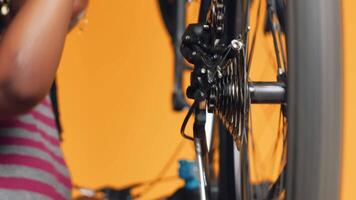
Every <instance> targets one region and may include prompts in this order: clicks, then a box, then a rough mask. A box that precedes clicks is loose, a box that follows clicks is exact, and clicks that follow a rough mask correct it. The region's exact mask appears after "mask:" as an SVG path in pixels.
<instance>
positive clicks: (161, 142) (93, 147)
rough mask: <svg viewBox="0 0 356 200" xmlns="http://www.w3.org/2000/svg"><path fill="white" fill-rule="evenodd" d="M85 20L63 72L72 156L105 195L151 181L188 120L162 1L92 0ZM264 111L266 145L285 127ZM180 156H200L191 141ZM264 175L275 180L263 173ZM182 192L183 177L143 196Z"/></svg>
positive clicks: (348, 92)
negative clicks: (177, 91)
mask: <svg viewBox="0 0 356 200" xmlns="http://www.w3.org/2000/svg"><path fill="white" fill-rule="evenodd" d="M194 3H195V5H197V2H195V1H194ZM355 6H356V3H355V2H354V1H352V0H344V1H343V14H344V16H343V18H344V21H343V23H344V24H343V25H344V34H343V35H344V53H345V56H344V63H345V69H344V71H345V79H344V80H345V81H344V84H345V97H344V99H345V109H344V111H345V112H344V113H345V114H344V118H345V120H344V122H345V123H344V132H345V134H344V145H343V150H344V154H343V168H342V169H343V174H342V194H341V196H342V199H343V200H353V199H356V196H355V192H353V191H352V188H353V185H354V184H353V183H354V181H355V180H356V174H355V170H354V169H355V168H356V157H355V156H352V155H353V153H354V152H356V146H355V145H352V142H353V141H356V138H355V134H353V133H356V130H355V126H352V123H353V122H354V121H355V120H354V118H355V116H356V110H355V109H356V106H355V105H354V103H355V102H356V98H355V90H354V89H353V88H354V86H355V85H356V81H355V80H356V79H355V78H353V77H355V75H356V71H355V68H354V67H355V64H356V60H355V58H354V57H352V56H353V55H354V54H355V53H356V44H355V39H354V36H355V35H356V32H355V30H356V29H355V27H356V26H355V22H353V21H352V20H353V19H355V18H356V14H355V12H352V8H355ZM255 7H256V6H253V9H255ZM188 14H189V18H190V20H193V19H194V18H195V17H196V14H197V7H196V6H195V7H194V6H190V7H189V13H188ZM86 18H87V22H86V20H83V21H82V22H81V23H80V24H79V26H78V27H77V28H76V29H75V30H74V31H73V32H72V33H71V34H70V35H69V37H68V40H67V43H66V48H65V51H64V56H63V60H62V63H61V66H60V70H59V72H58V81H59V93H60V106H61V111H62V115H61V118H62V123H63V128H64V133H63V139H64V142H63V149H64V153H65V157H66V160H67V163H68V165H69V168H70V170H71V174H72V177H73V182H74V184H76V185H80V186H85V187H90V188H98V187H102V186H108V185H109V186H114V187H124V186H127V185H129V184H132V183H137V182H141V181H147V180H152V179H154V178H156V176H157V175H158V174H159V172H160V170H161V169H162V168H163V167H164V165H165V163H166V162H167V161H168V160H169V159H170V158H171V156H172V155H173V154H174V153H175V152H176V148H177V146H178V145H180V144H182V143H181V142H182V140H183V139H182V138H181V136H180V134H179V129H180V125H181V123H182V121H183V118H184V115H185V113H175V112H173V111H172V106H171V92H172V87H173V84H172V80H173V52H172V49H171V47H170V42H171V41H170V39H169V37H168V35H167V33H166V31H165V29H164V26H163V23H162V20H161V17H160V14H159V10H158V5H157V1H155V0H149V1H147V0H131V1H127V0H105V1H97V0H92V1H91V2H90V7H89V9H88V13H87V17H86ZM254 20H256V19H254V15H252V21H254ZM258 37H259V43H258V44H257V45H258V47H259V48H256V52H255V58H260V59H259V60H255V61H254V63H253V64H254V65H255V66H264V71H258V69H257V68H255V70H254V72H252V73H253V74H252V75H253V78H254V79H256V80H264V79H266V80H271V79H270V78H273V77H274V74H275V71H274V70H275V69H274V68H273V67H268V66H269V63H273V62H272V61H271V60H269V57H268V55H267V56H266V52H267V53H268V52H269V51H271V50H272V51H273V49H267V48H266V47H268V46H269V47H272V46H271V45H270V44H269V43H270V41H271V40H270V38H268V37H265V35H264V34H263V33H262V31H260V32H259V33H258ZM267 65H268V66H267ZM264 107H265V108H264V109H265V111H262V110H261V111H259V110H258V109H259V108H258V107H257V106H256V107H254V108H253V109H254V112H256V114H255V115H254V116H255V120H254V123H256V125H254V128H255V131H256V132H257V131H258V132H259V133H260V136H259V138H258V140H260V142H262V143H265V144H266V142H267V143H270V142H271V141H267V140H268V138H270V137H267V136H268V134H270V133H275V132H271V130H274V129H275V128H276V127H272V126H270V125H268V124H269V122H270V121H271V120H273V121H275V120H277V118H278V109H276V108H274V107H271V106H264ZM266 108H267V110H266ZM268 110H269V111H271V110H273V112H269V111H268ZM259 122H264V124H261V123H259ZM257 124H258V126H257ZM266 138H267V139H266ZM261 152H266V151H264V150H262V149H261ZM261 155H262V154H261ZM262 156H265V155H262ZM176 157H177V158H187V159H193V158H194V151H193V147H192V144H191V143H190V142H188V141H186V142H184V141H183V148H181V150H180V151H179V152H178V154H177V156H176ZM255 164H256V165H260V166H262V167H266V166H268V165H267V164H268V163H267V164H266V163H255ZM177 167H178V164H176V163H173V164H172V165H171V166H169V169H168V172H167V173H166V175H165V177H172V176H177ZM268 171H269V172H270V171H273V170H272V169H268ZM274 173H278V171H276V172H274ZM255 176H256V175H255ZM261 177H262V178H268V177H267V175H264V174H262V175H261ZM257 181H260V180H257ZM180 185H182V182H180V181H179V180H178V179H174V180H173V181H172V180H171V181H166V182H163V183H161V184H159V185H157V186H155V187H154V188H153V189H152V190H150V191H149V192H148V193H147V194H145V195H144V196H142V198H140V199H154V198H157V197H160V196H162V195H167V194H170V193H172V192H173V191H174V190H175V189H176V188H177V187H178V186H180ZM142 189H144V188H142Z"/></svg>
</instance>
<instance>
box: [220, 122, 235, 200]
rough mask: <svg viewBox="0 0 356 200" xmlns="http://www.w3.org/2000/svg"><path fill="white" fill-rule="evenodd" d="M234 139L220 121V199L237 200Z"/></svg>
mask: <svg viewBox="0 0 356 200" xmlns="http://www.w3.org/2000/svg"><path fill="white" fill-rule="evenodd" d="M234 148H235V147H234V140H233V138H232V136H231V134H229V133H228V131H227V130H226V128H225V127H224V126H223V125H222V123H221V122H220V123H219V151H220V153H219V156H220V160H219V166H220V169H219V171H220V172H219V192H218V200H226V199H229V200H235V199H236V193H235V192H236V189H235V188H236V186H235V167H234Z"/></svg>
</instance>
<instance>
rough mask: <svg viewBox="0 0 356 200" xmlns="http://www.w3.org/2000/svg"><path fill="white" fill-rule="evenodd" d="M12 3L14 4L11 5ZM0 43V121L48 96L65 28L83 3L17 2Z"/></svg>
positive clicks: (80, 0) (72, 0) (81, 0)
mask: <svg viewBox="0 0 356 200" xmlns="http://www.w3.org/2000/svg"><path fill="white" fill-rule="evenodd" d="M14 2H16V0H15V1H14ZM16 3H17V4H16V6H17V9H18V13H17V14H16V17H15V18H14V19H13V20H12V21H11V23H10V24H9V26H8V28H7V30H6V31H5V32H4V34H3V35H2V38H1V41H0V119H4V118H9V117H12V116H16V115H18V114H22V113H24V112H26V111H28V110H29V109H31V108H32V107H33V106H35V105H36V104H37V103H39V102H40V101H41V100H42V99H43V98H44V97H45V96H46V94H47V93H48V91H49V89H50V87H51V85H52V82H53V80H54V77H55V73H56V70H57V67H58V64H59V62H60V58H61V54H62V50H63V46H64V42H65V37H66V35H67V32H68V27H69V26H70V23H71V21H72V20H74V19H75V18H76V15H77V14H78V13H80V12H81V11H82V10H83V9H84V8H85V7H86V5H87V3H88V2H87V0H18V1H17V2H16Z"/></svg>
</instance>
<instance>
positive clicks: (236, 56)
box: [181, 0, 340, 200]
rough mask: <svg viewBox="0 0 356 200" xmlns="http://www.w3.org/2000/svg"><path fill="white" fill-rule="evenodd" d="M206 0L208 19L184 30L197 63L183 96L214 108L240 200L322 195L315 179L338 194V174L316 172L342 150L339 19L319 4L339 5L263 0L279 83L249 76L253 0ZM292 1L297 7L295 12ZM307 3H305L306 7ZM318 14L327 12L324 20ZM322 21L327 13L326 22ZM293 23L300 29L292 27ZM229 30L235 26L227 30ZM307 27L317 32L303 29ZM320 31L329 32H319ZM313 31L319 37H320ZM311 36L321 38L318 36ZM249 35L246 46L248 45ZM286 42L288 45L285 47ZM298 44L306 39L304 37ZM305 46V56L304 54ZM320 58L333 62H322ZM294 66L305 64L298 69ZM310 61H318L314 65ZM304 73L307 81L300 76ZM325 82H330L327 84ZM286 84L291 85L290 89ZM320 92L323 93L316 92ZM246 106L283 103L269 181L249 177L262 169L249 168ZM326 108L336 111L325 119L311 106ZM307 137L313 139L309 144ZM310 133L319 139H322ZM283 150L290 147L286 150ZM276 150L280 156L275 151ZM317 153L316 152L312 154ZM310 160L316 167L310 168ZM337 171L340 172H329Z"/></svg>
mask: <svg viewBox="0 0 356 200" xmlns="http://www.w3.org/2000/svg"><path fill="white" fill-rule="evenodd" d="M207 2H210V1H205V6H204V9H202V10H206V13H205V14H201V16H203V17H201V18H205V19H206V21H204V22H205V23H201V24H195V25H192V26H189V27H188V28H187V31H186V33H185V34H184V35H183V43H182V48H181V51H182V54H183V55H184V57H185V58H186V59H187V60H188V61H189V62H191V63H192V64H194V66H195V67H194V71H193V72H192V76H191V85H190V88H189V89H188V97H190V98H192V99H194V100H195V102H198V103H199V104H201V102H205V105H206V108H207V110H209V111H210V112H214V113H215V114H216V116H217V117H218V118H220V119H221V121H222V124H223V125H224V126H225V127H226V128H227V130H228V132H229V133H230V134H231V135H232V136H233V139H234V140H235V143H236V146H237V148H238V149H239V152H240V153H239V155H240V163H239V166H240V172H239V173H235V175H236V174H240V176H239V177H240V180H239V182H240V185H241V189H240V191H241V193H240V195H238V197H237V198H238V199H244V200H245V199H284V198H285V197H286V192H287V197H288V198H290V199H315V198H321V197H323V198H326V197H327V195H324V194H321V188H320V186H319V185H322V186H325V187H328V188H330V187H331V186H334V189H333V190H332V191H334V192H336V193H337V189H336V190H335V188H338V187H336V184H335V183H337V182H338V181H337V180H336V178H337V175H334V176H332V177H331V178H329V179H328V178H324V177H323V176H321V174H320V173H317V170H318V169H319V168H321V169H323V168H322V164H323V163H324V164H328V166H330V167H326V170H325V171H322V174H323V175H326V172H329V173H331V170H336V171H337V169H338V164H335V163H334V164H333V165H330V163H329V162H331V161H330V159H329V157H328V156H327V154H328V153H329V154H330V157H332V158H338V157H337V155H338V152H339V150H338V147H339V144H338V141H339V137H340V136H339V132H340V120H339V119H340V118H338V117H339V116H340V111H339V106H338V105H339V104H340V95H338V94H339V93H338V91H340V90H338V89H340V82H339V80H340V68H339V66H340V56H339V49H338V47H339V40H338V32H339V28H337V26H336V28H335V25H337V22H338V18H337V16H338V14H337V12H334V14H332V15H330V16H328V17H326V16H324V15H326V12H325V11H324V12H323V11H322V8H324V10H325V9H326V10H328V11H330V12H332V11H333V10H334V9H335V8H337V7H338V6H337V5H338V3H337V2H336V3H335V2H331V1H327V2H324V3H325V4H324V5H323V6H322V5H321V3H320V2H319V3H307V1H303V2H301V3H299V2H298V3H295V2H293V3H292V4H291V5H290V7H289V8H290V9H289V10H288V12H287V10H286V7H287V2H286V1H283V0H268V1H267V3H266V8H267V9H266V23H265V30H266V31H269V32H270V34H271V37H272V38H273V44H272V45H273V49H274V55H273V58H274V59H275V65H276V72H277V73H276V76H275V77H276V79H277V81H273V80H271V81H264V82H256V81H253V80H251V79H250V71H251V62H252V61H253V52H254V45H255V44H256V37H255V35H253V37H252V38H251V39H250V38H249V31H250V1H249V0H241V1H228V0H212V1H211V3H210V8H209V9H206V7H207V6H206V4H207ZM231 2H235V3H236V4H233V3H231ZM261 2H262V1H255V3H258V5H259V6H258V9H257V16H258V13H260V10H261V9H262V6H261ZM232 5H234V6H232ZM294 7H296V8H297V9H296V10H293V9H294ZM305 7H307V8H308V9H303V8H305ZM231 8H232V9H233V10H234V11H233V12H231V11H229V10H231ZM313 10H314V11H315V10H318V12H317V14H319V15H318V16H316V14H315V12H312V11H313ZM336 10H337V9H336ZM303 11H304V12H305V11H308V14H309V15H307V16H309V17H310V18H311V19H313V20H311V21H308V22H309V23H305V21H307V19H308V18H304V17H301V12H303ZM286 13H288V15H289V20H290V23H289V29H288V30H290V32H288V33H289V34H290V35H291V38H289V37H288V38H287V34H286V30H287V28H286V27H285V25H286V23H285V22H286V21H287V20H286ZM335 13H336V14H335ZM229 15H230V16H229ZM231 15H232V16H235V18H234V17H231ZM227 16H229V17H227ZM321 16H322V17H325V18H321ZM257 18H258V17H257ZM315 18H316V19H317V20H315ZM229 19H230V21H231V19H234V20H232V21H234V23H233V24H232V23H229ZM298 19H299V20H298ZM300 19H302V20H300ZM324 19H330V21H327V20H324ZM293 20H294V21H293ZM303 20H304V21H303ZM201 21H202V20H201ZM310 22H314V23H310ZM315 22H324V23H326V22H329V23H333V24H334V26H332V27H334V28H335V29H334V30H331V28H330V27H328V26H327V25H325V24H322V25H323V26H321V27H320V26H317V25H318V24H317V23H315ZM294 25H296V27H297V28H296V27H293V26H294ZM315 26H317V27H315ZM256 27H258V23H256ZM232 29H233V30H234V31H231V30H232ZM297 30H298V31H297ZM306 30H308V31H309V30H313V31H315V32H313V33H312V34H311V35H308V32H306ZM323 30H324V31H326V32H322V31H323ZM303 34H304V35H303ZM288 36H289V35H288ZM311 36H312V37H311ZM318 36H322V37H321V38H320V39H319V38H318ZM328 36H332V37H334V38H333V40H332V42H331V44H332V45H335V46H334V48H332V46H331V44H327V38H328ZM303 37H306V38H308V39H309V40H308V41H307V42H308V46H310V49H309V51H304V52H302V51H303V50H305V48H304V46H302V45H300V43H302V42H303V40H302V39H303ZM284 38H286V39H284ZM316 38H318V40H315V39H316ZM313 39H314V40H315V41H314V40H313ZM250 41H251V44H249V42H250ZM287 41H288V43H291V44H288V45H287V44H286V43H287ZM290 41H292V42H290ZM257 42H258V41H257ZM303 45H305V44H304V43H303ZM287 46H288V50H290V49H291V52H289V51H287ZM323 47H330V48H327V49H328V50H327V51H326V50H323ZM330 49H332V50H330ZM311 50H313V51H311ZM317 50H319V52H318V51H317ZM306 52H308V53H309V54H306ZM315 52H318V53H315ZM320 52H321V53H320ZM287 53H288V59H287V55H286V54H287ZM311 55H313V56H316V57H313V56H311ZM296 56H298V57H296ZM326 56H327V57H326ZM296 58H298V60H296ZM326 58H328V59H326ZM254 59H255V58H254ZM289 60H291V62H292V64H291V71H289V70H288V69H289V67H288V66H289V62H288V61H289ZM299 60H303V62H297V61H299ZM325 61H330V62H328V64H327V65H326V63H325ZM299 64H302V65H303V67H301V66H299ZM304 64H305V65H304ZM312 64H316V65H317V66H312ZM331 64H333V66H331ZM302 74H303V75H302ZM304 74H305V75H304ZM304 77H307V78H308V79H304ZM325 77H327V78H328V79H326V78H325ZM288 80H289V81H288ZM326 80H331V82H328V83H326ZM313 81H317V84H316V85H315V84H314V83H313ZM306 82H307V84H306ZM287 85H288V86H287ZM315 86H317V87H315ZM326 86H328V87H326ZM326 88H329V89H330V90H328V89H326ZM287 90H290V91H289V92H287ZM303 91H308V93H307V94H308V97H305V96H304V95H303ZM320 94H322V96H317V95H320ZM316 96H317V97H316ZM321 97H327V98H328V100H325V99H321ZM288 100H289V101H290V102H289V101H288ZM287 101H288V102H287ZM319 102H324V104H322V105H323V106H321V105H317V104H318V103H319ZM251 104H278V105H280V120H276V124H278V123H279V125H278V130H277V131H276V133H275V134H276V136H277V138H278V140H276V146H277V147H278V146H279V148H276V149H279V151H280V152H279V155H280V156H279V158H278V159H276V161H275V162H277V163H278V164H277V165H276V166H277V167H278V169H277V171H278V172H277V173H278V176H276V177H275V178H274V179H271V180H268V181H266V182H256V181H253V178H251V177H252V176H256V174H257V173H259V171H263V170H266V169H257V168H256V166H253V165H256V156H255V155H254V154H255V149H256V146H257V145H258V143H256V141H255V140H254V137H255V135H257V134H258V133H254V132H253V129H252V125H251V123H252V122H251V120H250V119H253V113H252V112H251V109H250V108H251ZM195 105H198V104H195ZM327 106H332V111H333V112H336V116H334V117H330V116H331V113H330V115H328V117H323V116H321V114H315V112H316V113H321V111H322V112H323V113H329V112H328V111H325V110H327V108H326V107H327ZM321 108H322V109H321ZM289 117H290V118H291V119H292V120H291V123H289V122H290V121H289V119H288V118H289ZM302 117H304V118H302ZM287 126H288V127H289V128H290V129H291V130H292V132H291V134H289V133H287ZM320 127H323V128H320ZM326 127H328V130H326ZM307 129H308V130H307ZM300 131H303V133H300ZM322 131H324V132H325V131H327V132H328V134H325V135H323V134H322ZM305 133H308V134H305ZM332 133H337V134H332ZM287 138H288V144H289V145H288V147H287ZM295 138H296V140H295ZM308 139H313V140H312V142H311V141H310V140H308ZM315 139H319V141H318V140H315ZM332 139H334V141H335V144H334V145H335V146H334V147H335V151H334V152H332V153H330V152H328V151H325V149H327V146H326V145H327V144H329V145H330V144H331V141H333V140H332ZM317 142H320V143H317ZM311 144H312V145H313V146H311ZM287 148H288V152H287V151H286V150H287ZM308 150H310V151H311V152H313V153H314V154H312V155H311V156H310V157H309V156H306V155H307V154H308ZM273 153H274V154H277V153H276V152H273ZM287 153H288V155H287ZM316 155H317V156H320V157H317V158H316V157H315V156H316ZM287 160H288V162H289V163H288V166H289V168H288V170H289V171H288V177H286V163H287ZM303 160H306V161H308V162H303V163H302V164H301V163H300V161H303ZM336 163H338V162H336ZM310 166H313V167H314V168H312V169H310V168H309V167H310ZM315 167H318V168H315ZM235 172H236V171H235ZM311 172H313V173H311ZM334 174H338V173H337V172H335V171H334ZM305 176H308V179H309V180H310V184H312V186H314V187H311V185H310V184H304V185H303V182H302V179H301V177H305ZM321 177H323V178H321ZM322 180H327V182H326V183H322ZM287 183H288V187H287ZM305 185H308V188H309V189H307V188H305ZM301 188H303V189H306V190H307V191H310V190H311V189H310V188H313V192H309V193H305V192H304V191H303V190H302V189H301ZM219 189H221V188H219ZM286 190H287V191H286ZM310 194H312V195H310ZM300 197H303V198H300ZM311 197H313V198H311ZM334 197H335V194H334ZM232 198H234V197H229V199H232ZM328 198H330V196H328ZM330 199H331V198H330Z"/></svg>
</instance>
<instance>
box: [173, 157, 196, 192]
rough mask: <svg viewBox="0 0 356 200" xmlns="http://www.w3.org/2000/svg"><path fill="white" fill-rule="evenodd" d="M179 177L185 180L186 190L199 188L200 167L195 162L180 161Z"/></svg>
mask: <svg viewBox="0 0 356 200" xmlns="http://www.w3.org/2000/svg"><path fill="white" fill-rule="evenodd" d="M178 172H179V177H180V178H181V179H183V180H184V182H185V185H184V188H185V189H189V190H195V189H198V188H199V179H198V167H197V163H196V162H195V161H188V160H179V171H178Z"/></svg>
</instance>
